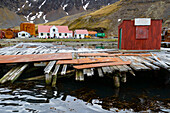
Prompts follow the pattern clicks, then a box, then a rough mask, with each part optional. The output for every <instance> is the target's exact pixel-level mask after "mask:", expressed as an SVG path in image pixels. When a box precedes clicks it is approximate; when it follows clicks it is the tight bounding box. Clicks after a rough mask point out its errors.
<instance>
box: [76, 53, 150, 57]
mask: <svg viewBox="0 0 170 113" xmlns="http://www.w3.org/2000/svg"><path fill="white" fill-rule="evenodd" d="M78 55H79V56H80V57H90V56H93V57H94V56H103V57H115V56H151V55H150V54H108V53H80V54H78Z"/></svg>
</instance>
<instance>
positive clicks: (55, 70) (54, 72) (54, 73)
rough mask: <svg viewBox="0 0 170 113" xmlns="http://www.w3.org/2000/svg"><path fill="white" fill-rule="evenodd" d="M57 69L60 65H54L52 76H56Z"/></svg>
mask: <svg viewBox="0 0 170 113" xmlns="http://www.w3.org/2000/svg"><path fill="white" fill-rule="evenodd" d="M59 68H60V65H56V66H55V69H54V71H53V73H52V75H54V76H55V75H57V73H58V71H59Z"/></svg>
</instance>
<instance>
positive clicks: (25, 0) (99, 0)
mask: <svg viewBox="0 0 170 113" xmlns="http://www.w3.org/2000/svg"><path fill="white" fill-rule="evenodd" d="M116 1H119V0H0V17H1V16H3V17H4V18H1V23H0V28H4V27H11V26H16V25H19V23H21V21H27V22H32V23H36V24H37V23H47V22H50V21H54V20H57V19H59V18H61V17H64V16H67V15H73V14H77V13H81V12H86V11H88V10H90V11H92V10H97V9H100V8H101V7H103V6H106V5H110V4H112V3H115V2H116ZM7 10H8V11H7ZM7 12H8V14H7ZM11 18H12V20H13V21H11Z"/></svg>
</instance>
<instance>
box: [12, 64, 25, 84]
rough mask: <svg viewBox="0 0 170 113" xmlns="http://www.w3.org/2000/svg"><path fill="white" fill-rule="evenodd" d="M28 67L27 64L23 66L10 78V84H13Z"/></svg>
mask: <svg viewBox="0 0 170 113" xmlns="http://www.w3.org/2000/svg"><path fill="white" fill-rule="evenodd" d="M27 67H28V64H25V65H23V66H22V67H21V68H20V69H19V70H18V71H17V72H16V73H15V74H14V75H13V76H12V77H11V82H12V83H13V82H15V81H16V80H17V78H18V77H19V76H20V75H21V74H22V72H23V71H24V70H25V69H26V68H27Z"/></svg>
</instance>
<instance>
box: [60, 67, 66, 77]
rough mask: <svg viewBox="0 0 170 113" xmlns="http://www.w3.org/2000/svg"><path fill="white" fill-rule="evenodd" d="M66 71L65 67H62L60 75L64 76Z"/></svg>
mask: <svg viewBox="0 0 170 113" xmlns="http://www.w3.org/2000/svg"><path fill="white" fill-rule="evenodd" d="M66 70H67V65H63V69H62V71H61V75H65V74H66Z"/></svg>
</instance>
